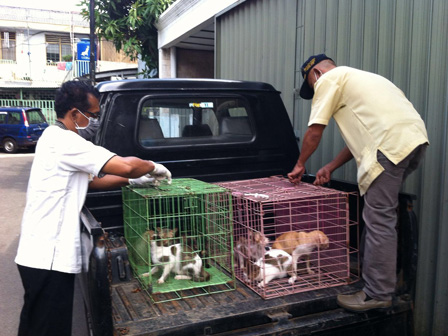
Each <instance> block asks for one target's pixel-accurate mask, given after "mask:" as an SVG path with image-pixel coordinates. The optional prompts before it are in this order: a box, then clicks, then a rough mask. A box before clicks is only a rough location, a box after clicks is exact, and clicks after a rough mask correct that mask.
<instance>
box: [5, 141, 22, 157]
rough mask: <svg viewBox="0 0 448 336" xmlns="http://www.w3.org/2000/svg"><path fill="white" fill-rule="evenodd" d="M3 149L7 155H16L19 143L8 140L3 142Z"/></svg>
mask: <svg viewBox="0 0 448 336" xmlns="http://www.w3.org/2000/svg"><path fill="white" fill-rule="evenodd" d="M2 144H3V149H4V150H5V152H6V153H10V154H12V153H16V152H17V150H18V149H19V147H18V146H17V142H16V141H15V140H14V139H11V138H6V139H4V140H3V143H2Z"/></svg>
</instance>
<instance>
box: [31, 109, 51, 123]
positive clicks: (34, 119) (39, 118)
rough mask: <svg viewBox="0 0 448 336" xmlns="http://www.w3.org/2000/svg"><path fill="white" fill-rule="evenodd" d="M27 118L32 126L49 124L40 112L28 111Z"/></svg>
mask: <svg viewBox="0 0 448 336" xmlns="http://www.w3.org/2000/svg"><path fill="white" fill-rule="evenodd" d="M26 118H27V120H28V123H30V124H41V123H45V122H47V121H46V120H45V117H44V115H43V114H42V112H41V111H39V110H34V111H27V112H26Z"/></svg>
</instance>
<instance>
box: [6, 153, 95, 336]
mask: <svg viewBox="0 0 448 336" xmlns="http://www.w3.org/2000/svg"><path fill="white" fill-rule="evenodd" d="M33 158H34V154H33V153H29V152H28V153H25V152H19V153H17V154H5V153H4V152H3V151H2V150H0V233H1V234H0V254H1V258H0V298H1V299H0V335H1V336H15V335H17V328H18V325H19V316H20V311H21V309H22V304H23V287H22V282H21V280H20V276H19V272H18V270H17V265H16V264H15V263H14V258H15V256H16V252H17V245H18V242H19V235H20V223H21V220H22V214H23V209H24V207H25V198H26V188H27V185H28V178H29V173H30V169H31V163H32V161H33ZM88 335H89V333H88V331H87V327H86V320H85V314H84V307H83V304H82V301H81V294H80V291H79V288H78V287H76V288H75V303H74V310H73V329H72V336H88Z"/></svg>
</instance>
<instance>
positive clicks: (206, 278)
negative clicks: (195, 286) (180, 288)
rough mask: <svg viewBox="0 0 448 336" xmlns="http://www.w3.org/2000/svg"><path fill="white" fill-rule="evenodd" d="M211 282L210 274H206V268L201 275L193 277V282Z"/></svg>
mask: <svg viewBox="0 0 448 336" xmlns="http://www.w3.org/2000/svg"><path fill="white" fill-rule="evenodd" d="M209 280H210V273H208V272H206V271H205V270H204V268H201V273H199V274H198V275H194V276H193V281H196V282H206V281H209Z"/></svg>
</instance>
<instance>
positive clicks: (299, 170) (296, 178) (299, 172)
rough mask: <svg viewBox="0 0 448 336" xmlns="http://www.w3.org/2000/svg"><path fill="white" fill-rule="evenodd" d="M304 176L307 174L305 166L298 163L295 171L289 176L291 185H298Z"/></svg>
mask: <svg viewBox="0 0 448 336" xmlns="http://www.w3.org/2000/svg"><path fill="white" fill-rule="evenodd" d="M303 174H305V166H304V165H302V164H300V163H298V162H297V163H296V165H295V166H294V169H293V170H292V171H291V172H290V173H289V174H288V179H289V181H290V182H291V183H294V184H297V183H299V182H300V180H301V179H302V176H303Z"/></svg>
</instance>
